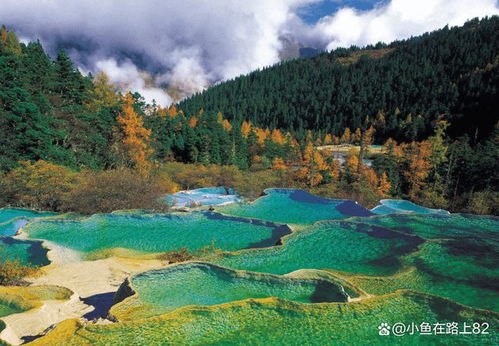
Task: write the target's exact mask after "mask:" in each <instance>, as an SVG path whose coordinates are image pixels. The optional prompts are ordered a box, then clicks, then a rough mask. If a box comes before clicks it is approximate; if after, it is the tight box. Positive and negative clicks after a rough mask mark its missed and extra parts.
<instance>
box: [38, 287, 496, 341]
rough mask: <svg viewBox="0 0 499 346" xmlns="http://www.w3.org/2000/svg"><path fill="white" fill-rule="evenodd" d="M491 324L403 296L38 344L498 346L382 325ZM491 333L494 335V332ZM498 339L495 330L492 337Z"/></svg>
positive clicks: (106, 330)
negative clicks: (396, 331)
mask: <svg viewBox="0 0 499 346" xmlns="http://www.w3.org/2000/svg"><path fill="white" fill-rule="evenodd" d="M382 322H385V323H388V324H389V325H393V324H395V323H397V322H400V323H404V324H405V325H407V324H411V323H415V324H421V323H422V322H427V323H430V324H433V323H436V322H439V323H446V322H458V323H459V325H460V328H462V326H463V323H464V322H466V323H468V324H469V323H472V322H479V323H482V322H488V323H489V324H490V326H497V323H498V322H499V318H498V315H497V314H494V313H491V312H487V311H484V310H475V309H471V308H467V307H464V306H462V305H458V304H455V303H453V302H451V301H448V300H444V299H441V298H438V297H434V296H428V295H423V294H419V293H415V292H397V293H396V294H391V295H388V296H382V297H376V298H372V299H367V300H364V301H360V302H356V303H325V304H300V303H295V302H291V301H283V300H273V301H269V302H265V303H264V302H260V301H244V302H239V303H234V304H230V305H228V304H227V305H218V306H214V307H193V308H188V309H180V310H176V311H174V312H172V313H170V314H166V315H164V316H161V317H157V318H149V319H144V320H139V321H132V322H126V323H113V324H109V325H95V324H88V325H86V326H83V325H80V324H78V323H77V322H76V321H67V322H63V324H62V325H61V326H60V327H58V328H56V329H55V330H54V331H53V332H50V333H49V334H47V335H46V336H44V337H42V338H40V339H38V340H36V341H35V343H34V344H35V345H50V346H54V345H80V344H87V343H88V344H95V345H165V344H171V345H366V344H368V345H496V344H497V339H496V338H497V336H496V335H495V334H489V335H463V334H458V335H424V336H420V335H417V334H416V335H412V336H411V335H404V336H401V337H397V336H394V335H389V336H380V335H379V334H378V332H379V329H378V327H379V326H380V323H382ZM489 330H491V329H490V328H489ZM492 333H495V330H494V331H493V332H492Z"/></svg>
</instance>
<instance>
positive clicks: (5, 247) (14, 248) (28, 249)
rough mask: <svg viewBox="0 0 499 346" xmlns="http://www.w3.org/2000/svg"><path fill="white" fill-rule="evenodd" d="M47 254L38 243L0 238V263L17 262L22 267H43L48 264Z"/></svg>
mask: <svg viewBox="0 0 499 346" xmlns="http://www.w3.org/2000/svg"><path fill="white" fill-rule="evenodd" d="M47 252H48V250H47V249H45V248H44V247H43V246H42V243H41V242H39V241H31V240H19V239H14V238H10V237H0V262H1V261H5V260H18V261H19V262H20V263H21V264H23V265H32V266H45V265H48V264H49V263H50V261H49V260H48V258H47Z"/></svg>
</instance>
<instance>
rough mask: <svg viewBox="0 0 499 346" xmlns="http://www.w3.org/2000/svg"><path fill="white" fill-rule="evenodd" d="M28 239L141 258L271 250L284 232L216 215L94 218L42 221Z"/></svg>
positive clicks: (29, 229) (279, 227)
mask: <svg viewBox="0 0 499 346" xmlns="http://www.w3.org/2000/svg"><path fill="white" fill-rule="evenodd" d="M24 230H25V232H26V233H28V234H29V236H30V237H31V238H35V239H46V240H49V241H53V242H55V243H57V244H59V245H62V246H65V247H68V248H71V249H74V250H78V251H82V252H84V253H91V252H96V251H101V250H106V249H110V248H125V249H130V250H135V251H139V252H144V253H154V252H163V251H169V250H174V249H178V248H180V247H186V248H188V249H191V250H197V249H200V248H202V247H204V246H207V245H210V244H212V242H213V241H214V242H215V245H216V247H218V248H221V249H222V250H229V251H233V250H239V249H245V248H250V247H265V246H271V245H274V244H276V243H277V242H278V240H279V238H280V237H281V236H282V235H283V234H287V233H289V232H290V230H289V228H288V227H287V226H283V225H276V224H273V223H269V222H261V221H257V220H247V219H241V218H235V217H227V216H223V215H221V214H218V213H210V212H193V213H184V214H182V213H178V214H140V213H139V214H133V213H116V214H104V215H103V214H98V215H93V216H91V217H89V218H87V219H83V220H77V221H76V220H61V219H57V220H56V219H53V220H42V221H36V222H32V223H30V224H29V225H27V226H26V227H25V228H24Z"/></svg>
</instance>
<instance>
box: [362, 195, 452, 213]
mask: <svg viewBox="0 0 499 346" xmlns="http://www.w3.org/2000/svg"><path fill="white" fill-rule="evenodd" d="M371 211H372V212H373V213H374V214H380V215H385V214H441V215H448V214H449V212H448V211H447V210H443V209H431V208H425V207H422V206H420V205H417V204H415V203H412V202H411V201H406V200H402V199H383V200H381V201H380V205H378V206H376V207H374V208H373V209H371Z"/></svg>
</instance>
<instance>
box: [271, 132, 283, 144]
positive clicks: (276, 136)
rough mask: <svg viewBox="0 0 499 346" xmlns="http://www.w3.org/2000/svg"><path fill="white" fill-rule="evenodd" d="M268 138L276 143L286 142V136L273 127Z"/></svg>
mask: <svg viewBox="0 0 499 346" xmlns="http://www.w3.org/2000/svg"><path fill="white" fill-rule="evenodd" d="M270 139H271V140H272V141H273V142H274V143H277V144H281V145H282V144H285V143H286V137H285V136H284V135H283V134H282V132H281V131H279V130H277V129H275V130H272V133H271V135H270Z"/></svg>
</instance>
